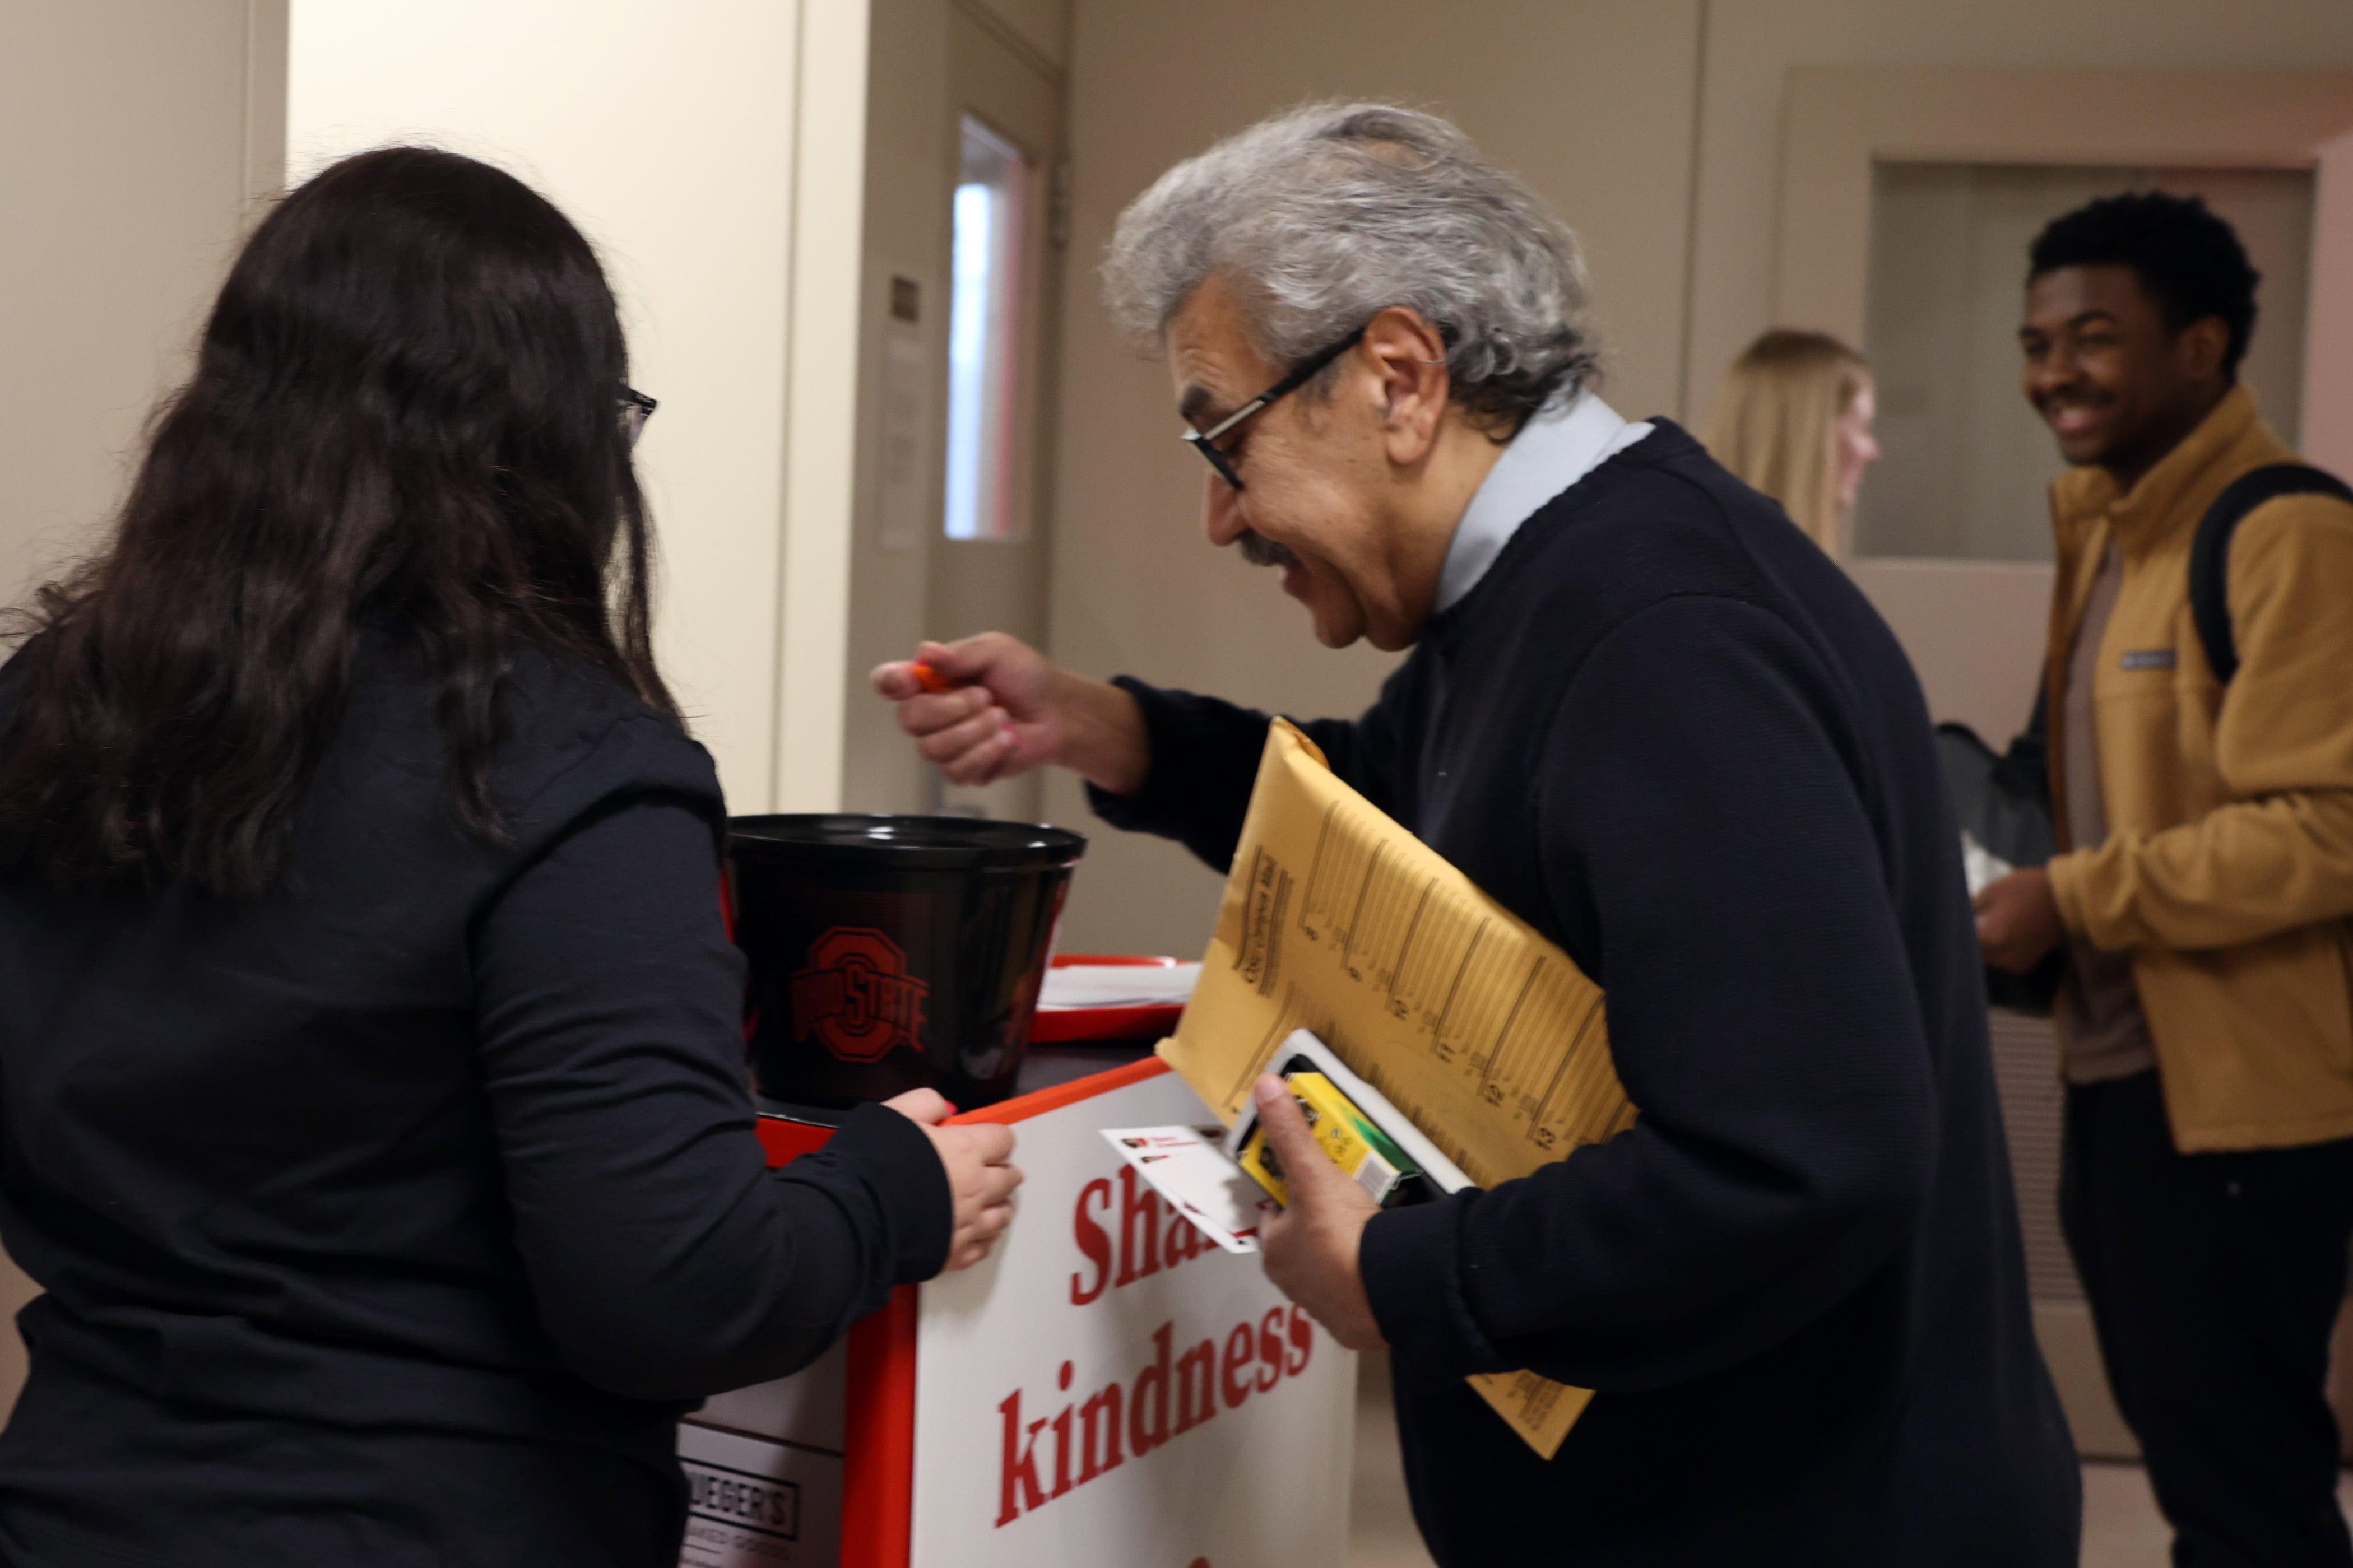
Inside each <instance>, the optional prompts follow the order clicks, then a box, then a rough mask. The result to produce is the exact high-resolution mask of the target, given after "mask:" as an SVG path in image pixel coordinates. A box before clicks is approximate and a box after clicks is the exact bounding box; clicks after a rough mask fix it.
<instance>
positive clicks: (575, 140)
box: [287, 0, 866, 811]
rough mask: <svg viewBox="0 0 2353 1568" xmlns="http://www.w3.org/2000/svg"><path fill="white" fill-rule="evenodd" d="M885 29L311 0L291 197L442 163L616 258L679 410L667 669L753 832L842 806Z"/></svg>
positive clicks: (663, 618)
mask: <svg viewBox="0 0 2353 1568" xmlns="http://www.w3.org/2000/svg"><path fill="white" fill-rule="evenodd" d="M865 9H866V8H865V5H864V3H863V0H816V3H813V4H809V5H806V6H805V5H801V4H799V3H797V0H694V3H693V4H691V5H648V4H645V3H644V0H405V3H404V4H402V5H383V4H380V3H378V0H291V36H290V49H289V58H290V68H289V82H288V94H287V99H288V108H287V124H288V132H287V142H288V158H289V165H290V172H291V174H293V175H294V176H295V177H296V178H300V177H301V175H302V174H305V173H308V172H310V171H311V170H313V169H315V168H316V167H317V166H318V165H319V164H320V163H322V162H324V161H326V160H328V159H331V158H333V157H335V156H338V155H341V154H343V153H350V152H353V151H356V150H359V149H361V148H364V147H370V146H375V145H377V144H380V143H383V142H391V141H425V142H433V143H436V144H438V145H441V146H446V147H449V148H452V149H455V150H457V151H459V152H464V153H471V154H474V155H477V156H480V157H484V158H487V159H490V160H491V161H493V162H496V163H500V164H501V165H502V166H504V167H506V168H509V169H511V170H512V171H513V172H514V173H516V174H519V175H521V176H522V177H523V178H524V179H526V180H529V181H530V182H532V183H533V184H534V185H536V186H537V187H539V188H540V189H541V190H543V192H545V193H546V194H547V195H549V196H550V197H551V198H552V199H553V200H554V201H555V203H556V204H557V205H560V206H562V207H563V208H564V209H565V211H566V212H567V213H568V214H570V215H571V216H572V217H573V219H574V221H575V222H576V223H578V224H579V225H580V226H581V227H582V229H583V230H584V231H586V234H587V235H588V237H590V238H591V239H592V240H593V241H595V242H596V245H597V247H598V248H599V250H600V251H601V253H602V254H603V256H604V258H605V261H606V266H607V271H608V272H609V273H610V275H611V277H612V279H613V282H614V284H615V287H616V289H617V292H618V294H619V296H620V299H621V301H622V310H623V314H624V319H625V321H626V323H627V325H628V331H629V339H630V347H631V353H632V358H633V369H632V372H631V374H632V378H633V380H634V381H635V383H636V384H637V385H638V386H639V387H641V388H642V389H644V390H645V391H647V392H649V393H650V394H652V395H654V396H655V397H657V398H659V399H660V401H661V405H662V406H661V411H660V413H659V415H658V416H656V418H655V419H654V421H653V423H652V425H651V426H649V427H648V431H647V434H646V437H645V439H644V441H643V443H642V444H641V447H640V458H639V461H640V467H641V470H642V472H643V474H644V478H645V480H646V486H647V492H648V495H649V499H650V501H651V504H652V508H653V512H654V519H655V523H656V528H657V531H658V536H659V540H660V542H661V560H662V579H661V582H660V597H659V605H658V616H659V619H658V622H657V625H658V627H659V646H660V651H661V657H662V662H663V666H664V668H665V671H666V673H667V674H668V675H669V677H670V679H671V681H672V683H673V685H674V687H675V689H677V691H678V693H679V696H680V698H681V701H682V702H683V703H684V704H685V705H686V707H687V708H688V710H689V712H690V717H691V721H692V722H693V725H694V728H695V730H696V732H697V734H698V736H699V737H700V738H701V739H702V741H703V742H705V743H706V744H707V745H709V746H710V747H711V749H712V752H714V753H715V754H716V756H717V757H718V760H719V765H720V774H721V778H722V780H723V782H724V784H725V785H726V787H727V793H728V797H729V800H730V802H731V804H732V805H733V807H734V808H735V809H737V810H739V811H741V810H759V809H765V808H768V807H770V806H771V805H773V804H775V803H776V802H778V801H788V802H790V803H792V804H794V805H797V806H804V807H815V808H823V807H828V806H830V805H832V804H833V801H834V799H835V797H836V795H837V794H838V791H839V776H840V751H839V747H840V691H841V658H842V647H843V632H844V627H845V625H846V621H847V615H848V612H847V605H848V556H847V536H848V527H849V489H850V473H851V470H850V456H849V425H850V415H849V408H848V404H849V399H848V398H847V396H846V395H845V390H844V389H845V388H847V387H848V386H849V385H850V384H852V381H853V378H854V357H853V356H854V352H855V330H854V324H852V318H853V317H854V311H852V310H849V309H847V308H846V307H845V306H844V304H843V303H842V301H843V300H854V299H855V297H856V290H857V265H858V261H857V234H858V227H857V211H858V202H859V195H860V179H861V171H862V163H861V159H862V148H863V139H862V137H860V135H859V134H857V133H856V132H855V130H854V129H853V130H851V131H849V132H846V133H845V132H843V131H842V130H841V127H842V126H843V125H844V124H847V125H849V126H851V127H855V126H857V125H858V124H859V123H860V121H862V117H863V111H864V84H865V75H864V71H865V46H866V36H865ZM845 114H846V115H847V118H844V116H845ZM845 216H846V217H847V222H846V223H845V222H844V218H845ZM797 300H799V301H800V308H798V309H797V308H796V301H797ZM812 300H813V301H815V302H816V304H815V305H812V304H811V301H812ZM796 327H798V328H799V329H800V331H799V332H798V335H797V336H796V334H795V329H796ZM796 390H797V391H798V392H799V395H798V396H797V397H795V396H794V394H795V392H796ZM787 520H789V526H787ZM786 605H789V610H787V609H786V607H785V606H786ZM780 667H781V668H783V670H784V672H785V678H784V679H779V668H780Z"/></svg>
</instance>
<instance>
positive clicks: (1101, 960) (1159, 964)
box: [1029, 952, 1185, 1045]
mask: <svg viewBox="0 0 2353 1568" xmlns="http://www.w3.org/2000/svg"><path fill="white" fill-rule="evenodd" d="M1182 962H1184V961H1183V960H1181V959H1175V958H1137V957H1124V956H1119V955H1115V954H1111V953H1099V952H1064V953H1057V954H1056V955H1055V957H1054V965H1053V966H1054V967H1055V968H1056V969H1068V968H1070V967H1071V966H1072V965H1074V964H1092V965H1109V966H1113V967H1118V968H1130V969H1139V968H1140V969H1173V968H1175V967H1176V965H1177V964H1178V963H1182ZM1184 1016H1185V1008H1184V1005H1182V1004H1181V1003H1166V1004H1159V1005H1150V1006H1143V1007H1040V1008H1039V1009H1038V1014H1037V1016H1036V1018H1035V1019H1033V1020H1032V1021H1031V1023H1030V1025H1029V1037H1030V1039H1032V1040H1034V1041H1036V1042H1037V1043H1038V1044H1039V1045H1069V1044H1075V1043H1081V1042H1084V1041H1087V1040H1132V1039H1134V1038H1136V1037H1139V1036H1159V1035H1167V1034H1170V1033H1173V1032H1174V1031H1175V1030H1176V1021H1177V1020H1178V1019H1180V1018H1182V1017H1184Z"/></svg>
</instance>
